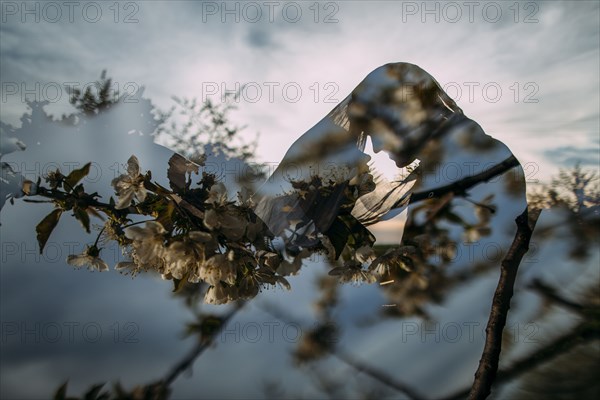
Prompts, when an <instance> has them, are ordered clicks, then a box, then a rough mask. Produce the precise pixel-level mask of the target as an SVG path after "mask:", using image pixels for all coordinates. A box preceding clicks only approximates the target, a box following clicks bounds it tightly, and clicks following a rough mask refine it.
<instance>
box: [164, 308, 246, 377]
mask: <svg viewBox="0 0 600 400" xmlns="http://www.w3.org/2000/svg"><path fill="white" fill-rule="evenodd" d="M244 304H245V302H240V303H238V304H237V305H236V307H235V308H234V309H233V310H231V311H230V312H229V314H227V315H226V316H225V317H224V318H223V320H222V321H221V325H220V326H219V329H217V330H216V331H215V332H214V333H213V336H212V338H211V339H210V340H198V343H197V344H196V346H195V347H194V348H193V349H192V351H190V352H189V353H188V354H187V355H186V356H185V357H184V358H182V359H181V360H180V361H179V362H178V363H177V364H175V366H174V367H173V368H172V369H171V371H170V372H169V373H168V374H167V376H166V377H165V378H164V379H163V380H162V384H163V385H164V386H165V387H168V386H170V385H171V384H172V383H173V382H174V381H175V379H177V377H178V376H179V375H180V374H181V373H182V372H184V371H186V370H188V369H189V368H190V367H191V366H192V365H193V364H194V361H196V358H198V357H199V356H200V355H201V354H202V353H204V351H205V350H206V349H207V348H208V347H209V346H210V345H211V344H212V343H213V340H212V339H213V338H214V337H215V336H216V335H218V334H219V333H220V332H221V331H222V330H223V328H225V326H226V325H227V322H228V321H229V320H230V319H231V318H232V317H233V316H234V315H235V314H236V313H237V312H238V311H239V310H240V309H241V308H242V307H243V306H244Z"/></svg>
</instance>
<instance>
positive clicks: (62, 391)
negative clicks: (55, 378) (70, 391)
mask: <svg viewBox="0 0 600 400" xmlns="http://www.w3.org/2000/svg"><path fill="white" fill-rule="evenodd" d="M68 383H69V381H65V383H63V384H62V385H60V387H59V388H58V389H56V392H54V397H53V398H54V400H65V399H66V398H67V385H68Z"/></svg>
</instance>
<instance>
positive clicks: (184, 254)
mask: <svg viewBox="0 0 600 400" xmlns="http://www.w3.org/2000/svg"><path fill="white" fill-rule="evenodd" d="M213 242H214V240H213V237H212V235H211V234H209V233H207V232H201V231H192V232H188V234H187V235H186V236H185V237H184V238H183V239H182V240H178V241H175V242H173V243H171V244H170V245H169V247H168V248H167V250H166V252H165V255H164V259H165V273H166V274H170V275H171V276H172V277H174V278H176V279H183V278H184V277H185V276H186V275H187V277H188V281H189V282H192V283H198V282H200V279H202V277H201V275H202V274H201V268H202V266H203V265H204V263H205V260H206V254H207V253H208V254H212V253H214V247H215V244H214V243H213Z"/></svg>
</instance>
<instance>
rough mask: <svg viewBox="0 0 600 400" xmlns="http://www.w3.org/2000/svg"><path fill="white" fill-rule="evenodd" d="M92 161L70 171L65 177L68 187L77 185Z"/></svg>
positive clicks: (88, 169) (88, 171) (88, 170)
mask: <svg viewBox="0 0 600 400" xmlns="http://www.w3.org/2000/svg"><path fill="white" fill-rule="evenodd" d="M91 165H92V163H87V164H85V165H84V166H83V167H81V168H79V169H74V170H73V171H71V173H70V174H69V176H67V178H66V179H65V183H66V184H67V186H68V188H69V189H72V188H74V187H75V185H77V183H78V182H79V181H80V180H81V179H83V177H84V176H86V175H87V174H89V173H90V166H91Z"/></svg>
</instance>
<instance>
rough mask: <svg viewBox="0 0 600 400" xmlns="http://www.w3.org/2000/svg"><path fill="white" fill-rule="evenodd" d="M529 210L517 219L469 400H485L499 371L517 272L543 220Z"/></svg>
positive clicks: (536, 212)
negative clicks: (514, 233)
mask: <svg viewBox="0 0 600 400" xmlns="http://www.w3.org/2000/svg"><path fill="white" fill-rule="evenodd" d="M527 211H528V210H527V208H526V209H525V211H523V213H522V214H521V215H519V216H518V217H517V219H516V223H517V234H516V236H515V239H514V240H513V243H512V245H511V247H510V249H509V250H508V253H507V255H506V257H505V258H504V260H503V261H502V265H501V268H500V280H499V281H498V286H497V287H496V292H495V293H494V299H493V301H492V309H491V311H490V318H489V320H488V324H487V327H486V329H485V332H486V338H485V346H484V349H483V353H482V354H481V360H480V361H479V367H478V368H477V371H476V372H475V381H474V382H473V386H472V387H471V391H470V393H469V397H468V399H469V400H476V399H479V400H480V399H485V398H487V396H488V395H489V394H490V392H491V388H492V384H493V383H494V379H495V378H496V372H497V371H498V362H499V360H500V351H501V347H502V331H503V330H504V326H505V325H506V317H507V315H508V310H509V309H510V300H511V298H512V295H513V287H514V283H515V279H516V277H517V270H518V269H519V264H520V263H521V260H522V259H523V256H524V255H525V253H527V251H528V250H529V241H530V239H531V235H532V233H533V228H534V227H535V223H536V222H537V218H538V217H539V211H534V212H532V215H531V218H529V216H528V212H527Z"/></svg>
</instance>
